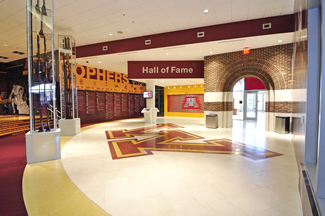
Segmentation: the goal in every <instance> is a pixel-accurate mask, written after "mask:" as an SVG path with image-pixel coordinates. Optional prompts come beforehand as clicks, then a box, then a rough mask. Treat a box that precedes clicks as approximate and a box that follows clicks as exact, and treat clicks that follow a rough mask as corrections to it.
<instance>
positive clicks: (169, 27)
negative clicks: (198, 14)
mask: <svg viewBox="0 0 325 216" xmlns="http://www.w3.org/2000/svg"><path fill="white" fill-rule="evenodd" d="M161 27H162V28H163V29H165V31H166V32H173V31H177V28H176V26H174V25H162V26H161Z"/></svg>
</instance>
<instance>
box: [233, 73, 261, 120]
mask: <svg viewBox="0 0 325 216" xmlns="http://www.w3.org/2000/svg"><path fill="white" fill-rule="evenodd" d="M265 102H266V97H265V87H264V84H263V83H262V82H261V81H260V80H259V79H257V78H254V77H247V78H243V79H241V80H239V81H238V82H237V83H236V84H235V85H234V87H233V120H243V121H247V120H248V121H259V120H262V121H261V122H260V123H262V122H264V120H265Z"/></svg>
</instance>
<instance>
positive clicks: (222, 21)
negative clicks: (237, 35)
mask: <svg viewBox="0 0 325 216" xmlns="http://www.w3.org/2000/svg"><path fill="white" fill-rule="evenodd" d="M231 22H232V18H223V19H218V24H224V23H231Z"/></svg>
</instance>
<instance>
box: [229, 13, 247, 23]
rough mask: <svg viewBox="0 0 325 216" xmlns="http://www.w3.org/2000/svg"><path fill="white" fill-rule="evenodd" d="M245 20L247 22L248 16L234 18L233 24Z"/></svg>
mask: <svg viewBox="0 0 325 216" xmlns="http://www.w3.org/2000/svg"><path fill="white" fill-rule="evenodd" d="M243 20H247V15H246V16H233V17H232V21H233V22H239V21H243Z"/></svg>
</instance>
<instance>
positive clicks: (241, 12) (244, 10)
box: [232, 7, 248, 18]
mask: <svg viewBox="0 0 325 216" xmlns="http://www.w3.org/2000/svg"><path fill="white" fill-rule="evenodd" d="M247 15H248V7H247V8H242V9H236V10H233V11H232V16H233V17H239V16H242V17H246V18H247Z"/></svg>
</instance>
